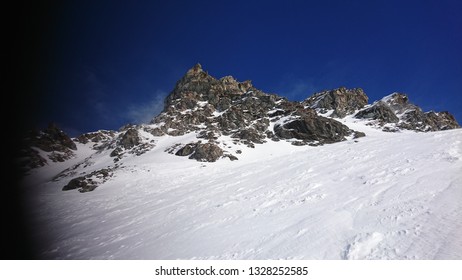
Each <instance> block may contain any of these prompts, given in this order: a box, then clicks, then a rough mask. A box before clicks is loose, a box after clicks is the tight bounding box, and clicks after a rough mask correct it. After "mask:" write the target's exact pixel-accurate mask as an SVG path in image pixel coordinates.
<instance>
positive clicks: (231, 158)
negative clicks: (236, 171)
mask: <svg viewBox="0 0 462 280" xmlns="http://www.w3.org/2000/svg"><path fill="white" fill-rule="evenodd" d="M223 157H227V158H229V159H230V160H231V161H235V160H239V159H238V158H237V157H236V156H235V155H231V154H226V155H223Z"/></svg>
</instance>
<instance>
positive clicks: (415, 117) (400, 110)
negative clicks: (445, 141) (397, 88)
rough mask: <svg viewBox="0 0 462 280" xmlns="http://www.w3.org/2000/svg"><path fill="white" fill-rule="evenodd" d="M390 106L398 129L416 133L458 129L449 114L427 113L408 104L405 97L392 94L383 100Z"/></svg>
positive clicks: (400, 94) (454, 120) (399, 94)
mask: <svg viewBox="0 0 462 280" xmlns="http://www.w3.org/2000/svg"><path fill="white" fill-rule="evenodd" d="M383 101H384V102H386V103H387V104H388V106H390V108H391V109H392V110H393V111H394V113H395V114H396V115H398V116H399V118H400V122H399V123H398V127H399V128H402V129H409V130H416V131H438V130H446V129H454V128H460V125H459V124H458V123H457V121H456V119H455V118H454V116H453V115H451V114H450V113H449V112H441V113H436V112H427V113H424V112H423V111H422V109H421V108H420V107H418V106H416V105H414V104H412V103H410V102H409V98H408V96H407V95H405V94H402V93H394V94H392V95H390V96H387V97H385V98H384V99H383Z"/></svg>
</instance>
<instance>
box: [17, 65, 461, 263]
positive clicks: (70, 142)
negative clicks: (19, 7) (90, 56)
mask: <svg viewBox="0 0 462 280" xmlns="http://www.w3.org/2000/svg"><path fill="white" fill-rule="evenodd" d="M461 141H462V130H461V129H460V126H459V124H458V123H457V121H456V120H455V119H454V117H453V116H452V115H451V114H450V113H448V112H440V113H436V112H423V111H422V110H421V109H420V108H419V107H418V106H416V105H414V104H412V103H410V102H409V98H408V96H407V95H405V94H401V93H394V94H391V95H389V96H387V97H384V98H383V99H381V100H378V101H376V102H374V103H372V104H368V97H367V95H366V94H365V93H364V91H363V90H362V89H346V88H338V89H334V90H327V91H323V92H319V93H316V94H314V95H312V96H311V97H308V98H307V99H306V100H304V101H302V102H294V101H289V100H287V99H285V98H283V97H280V96H278V95H276V94H267V93H264V92H262V91H260V90H258V89H256V88H255V87H253V85H252V84H251V82H250V81H245V82H238V81H236V80H235V79H234V78H233V77H231V76H226V77H223V78H221V79H216V78H214V77H212V76H210V75H209V74H208V73H207V72H205V71H204V70H202V67H201V66H200V65H199V64H198V65H196V66H194V67H193V68H192V69H190V70H189V71H187V73H186V74H185V76H184V77H182V78H181V79H180V80H179V81H178V82H177V84H176V85H175V87H174V89H173V91H172V92H171V93H170V94H169V96H168V97H167V98H166V100H165V107H164V110H163V111H162V112H161V114H159V115H158V116H156V117H154V118H153V120H152V121H151V122H150V123H149V124H141V125H126V126H124V127H122V128H121V129H120V130H119V131H108V130H100V131H95V132H89V133H85V134H83V135H81V136H79V137H77V138H74V139H70V138H69V137H68V136H67V135H65V133H64V132H62V131H61V130H59V129H58V128H57V127H55V126H54V125H50V127H49V128H48V129H46V130H44V131H42V132H38V133H31V135H30V136H29V138H28V139H26V141H25V143H26V144H27V145H26V146H25V148H24V149H23V152H22V157H21V158H20V164H21V166H22V168H24V170H25V172H27V175H26V176H25V177H24V182H23V184H22V185H23V186H22V188H23V190H24V192H25V193H27V194H28V203H27V206H28V208H27V209H28V210H27V211H28V214H29V216H30V217H31V220H32V221H33V222H32V224H31V226H32V227H33V229H34V235H35V240H38V241H40V242H39V244H37V246H38V248H39V249H40V256H41V257H42V258H45V259H177V258H180V259H266V258H270V259H441V258H442V259H461V258H462V238H461V237H460V236H462V235H461V234H460V232H461V231H462V222H461V221H462V206H461V204H460V200H461V198H462V172H461V171H462V163H461V155H462V143H461ZM191 159H192V160H191ZM77 190H78V191H77Z"/></svg>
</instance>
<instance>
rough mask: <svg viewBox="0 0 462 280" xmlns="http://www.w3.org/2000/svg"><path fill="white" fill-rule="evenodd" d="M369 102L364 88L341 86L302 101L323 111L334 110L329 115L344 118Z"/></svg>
mask: <svg viewBox="0 0 462 280" xmlns="http://www.w3.org/2000/svg"><path fill="white" fill-rule="evenodd" d="M367 102H368V97H367V95H366V94H365V93H364V91H363V90H362V89H360V88H354V89H347V88H344V87H341V88H338V89H333V90H326V91H322V92H319V93H316V94H314V95H313V96H311V97H309V98H307V99H306V100H304V101H303V102H302V103H303V105H305V106H308V107H310V108H313V109H319V110H320V112H321V113H326V112H327V111H328V110H334V111H333V112H332V114H331V115H330V116H329V117H338V118H344V117H345V116H346V115H349V114H353V113H354V112H355V111H356V110H358V109H361V108H363V107H364V106H366V105H367Z"/></svg>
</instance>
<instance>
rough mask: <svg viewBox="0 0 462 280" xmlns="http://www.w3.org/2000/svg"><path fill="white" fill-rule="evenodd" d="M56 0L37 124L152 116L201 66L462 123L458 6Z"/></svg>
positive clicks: (67, 126) (302, 94)
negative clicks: (441, 114) (397, 96)
mask: <svg viewBox="0 0 462 280" xmlns="http://www.w3.org/2000/svg"><path fill="white" fill-rule="evenodd" d="M56 2H58V1H56ZM59 2H63V3H61V4H56V3H55V4H45V5H38V8H37V9H36V10H35V7H34V8H32V9H30V11H29V13H31V14H30V15H32V16H31V17H30V18H27V19H26V25H25V28H26V29H28V32H29V33H28V32H25V34H26V35H24V38H26V36H28V35H34V36H35V37H34V36H33V37H34V38H32V39H31V42H32V43H31V46H30V47H29V49H27V48H26V49H25V50H26V51H28V52H29V54H27V55H25V56H24V57H23V60H25V61H26V60H27V59H32V60H34V59H35V60H34V61H35V62H36V65H35V68H33V69H32V70H30V72H29V74H35V72H34V71H36V72H37V76H36V80H35V83H36V86H35V87H34V88H33V91H34V93H33V94H34V96H35V99H34V100H35V101H36V102H37V103H36V104H37V105H39V106H36V111H35V112H34V113H36V114H37V117H33V118H31V120H33V121H34V122H35V123H36V125H39V126H44V125H45V124H47V123H48V122H49V121H54V122H56V123H58V125H60V126H61V127H62V128H63V129H64V130H65V131H67V132H68V133H70V134H71V135H73V136H75V135H77V134H79V133H82V132H88V131H94V130H97V129H118V128H119V127H121V126H122V125H124V124H126V123H129V122H132V123H133V122H140V121H146V120H148V119H150V118H151V117H153V116H154V115H155V114H157V113H159V110H160V109H161V105H162V100H163V98H164V97H165V96H166V95H167V94H168V93H169V92H170V91H171V90H172V89H173V87H174V85H175V82H176V81H177V80H178V79H179V78H181V77H182V75H183V74H184V73H185V72H186V71H187V70H188V69H189V68H191V67H192V66H193V65H194V64H195V63H197V62H200V63H201V64H202V66H203V68H204V69H205V70H207V71H208V72H209V73H210V74H211V75H212V76H215V77H217V78H219V77H222V76H225V75H232V76H234V77H235V78H236V79H238V80H241V81H242V80H247V79H250V80H252V82H253V84H254V86H255V87H257V88H259V89H262V90H263V91H265V92H268V93H277V94H280V95H283V96H286V97H287V98H289V99H291V100H302V99H304V98H306V97H308V96H309V95H311V94H312V93H314V92H316V91H320V90H324V89H331V88H336V87H340V86H346V87H361V88H363V89H364V90H365V92H366V93H367V95H368V96H369V98H370V102H373V101H374V100H377V99H379V98H381V97H382V96H384V95H387V94H390V93H392V92H394V91H398V92H404V93H406V94H408V95H409V96H410V99H411V101H413V102H414V103H416V104H417V105H419V106H421V107H422V108H423V109H424V110H431V109H434V110H436V111H442V110H448V111H450V112H451V113H453V114H454V115H455V116H456V118H457V119H458V121H459V122H462V16H461V14H462V2H461V1H446V0H438V1H436V0H435V1H406V0H399V1H392V0H386V1H373V0H369V1H347V0H345V1H307V0H305V1H290V0H284V1H249V0H247V1H236V0H232V1H218V0H215V1H197V0H196V1H173V0H168V1H165V0H164V1H59ZM26 16H27V14H26ZM26 31H27V30H26ZM26 39H27V38H26ZM32 48H34V50H32ZM31 53H32V54H31ZM37 80H39V81H37ZM35 101H34V102H35Z"/></svg>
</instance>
